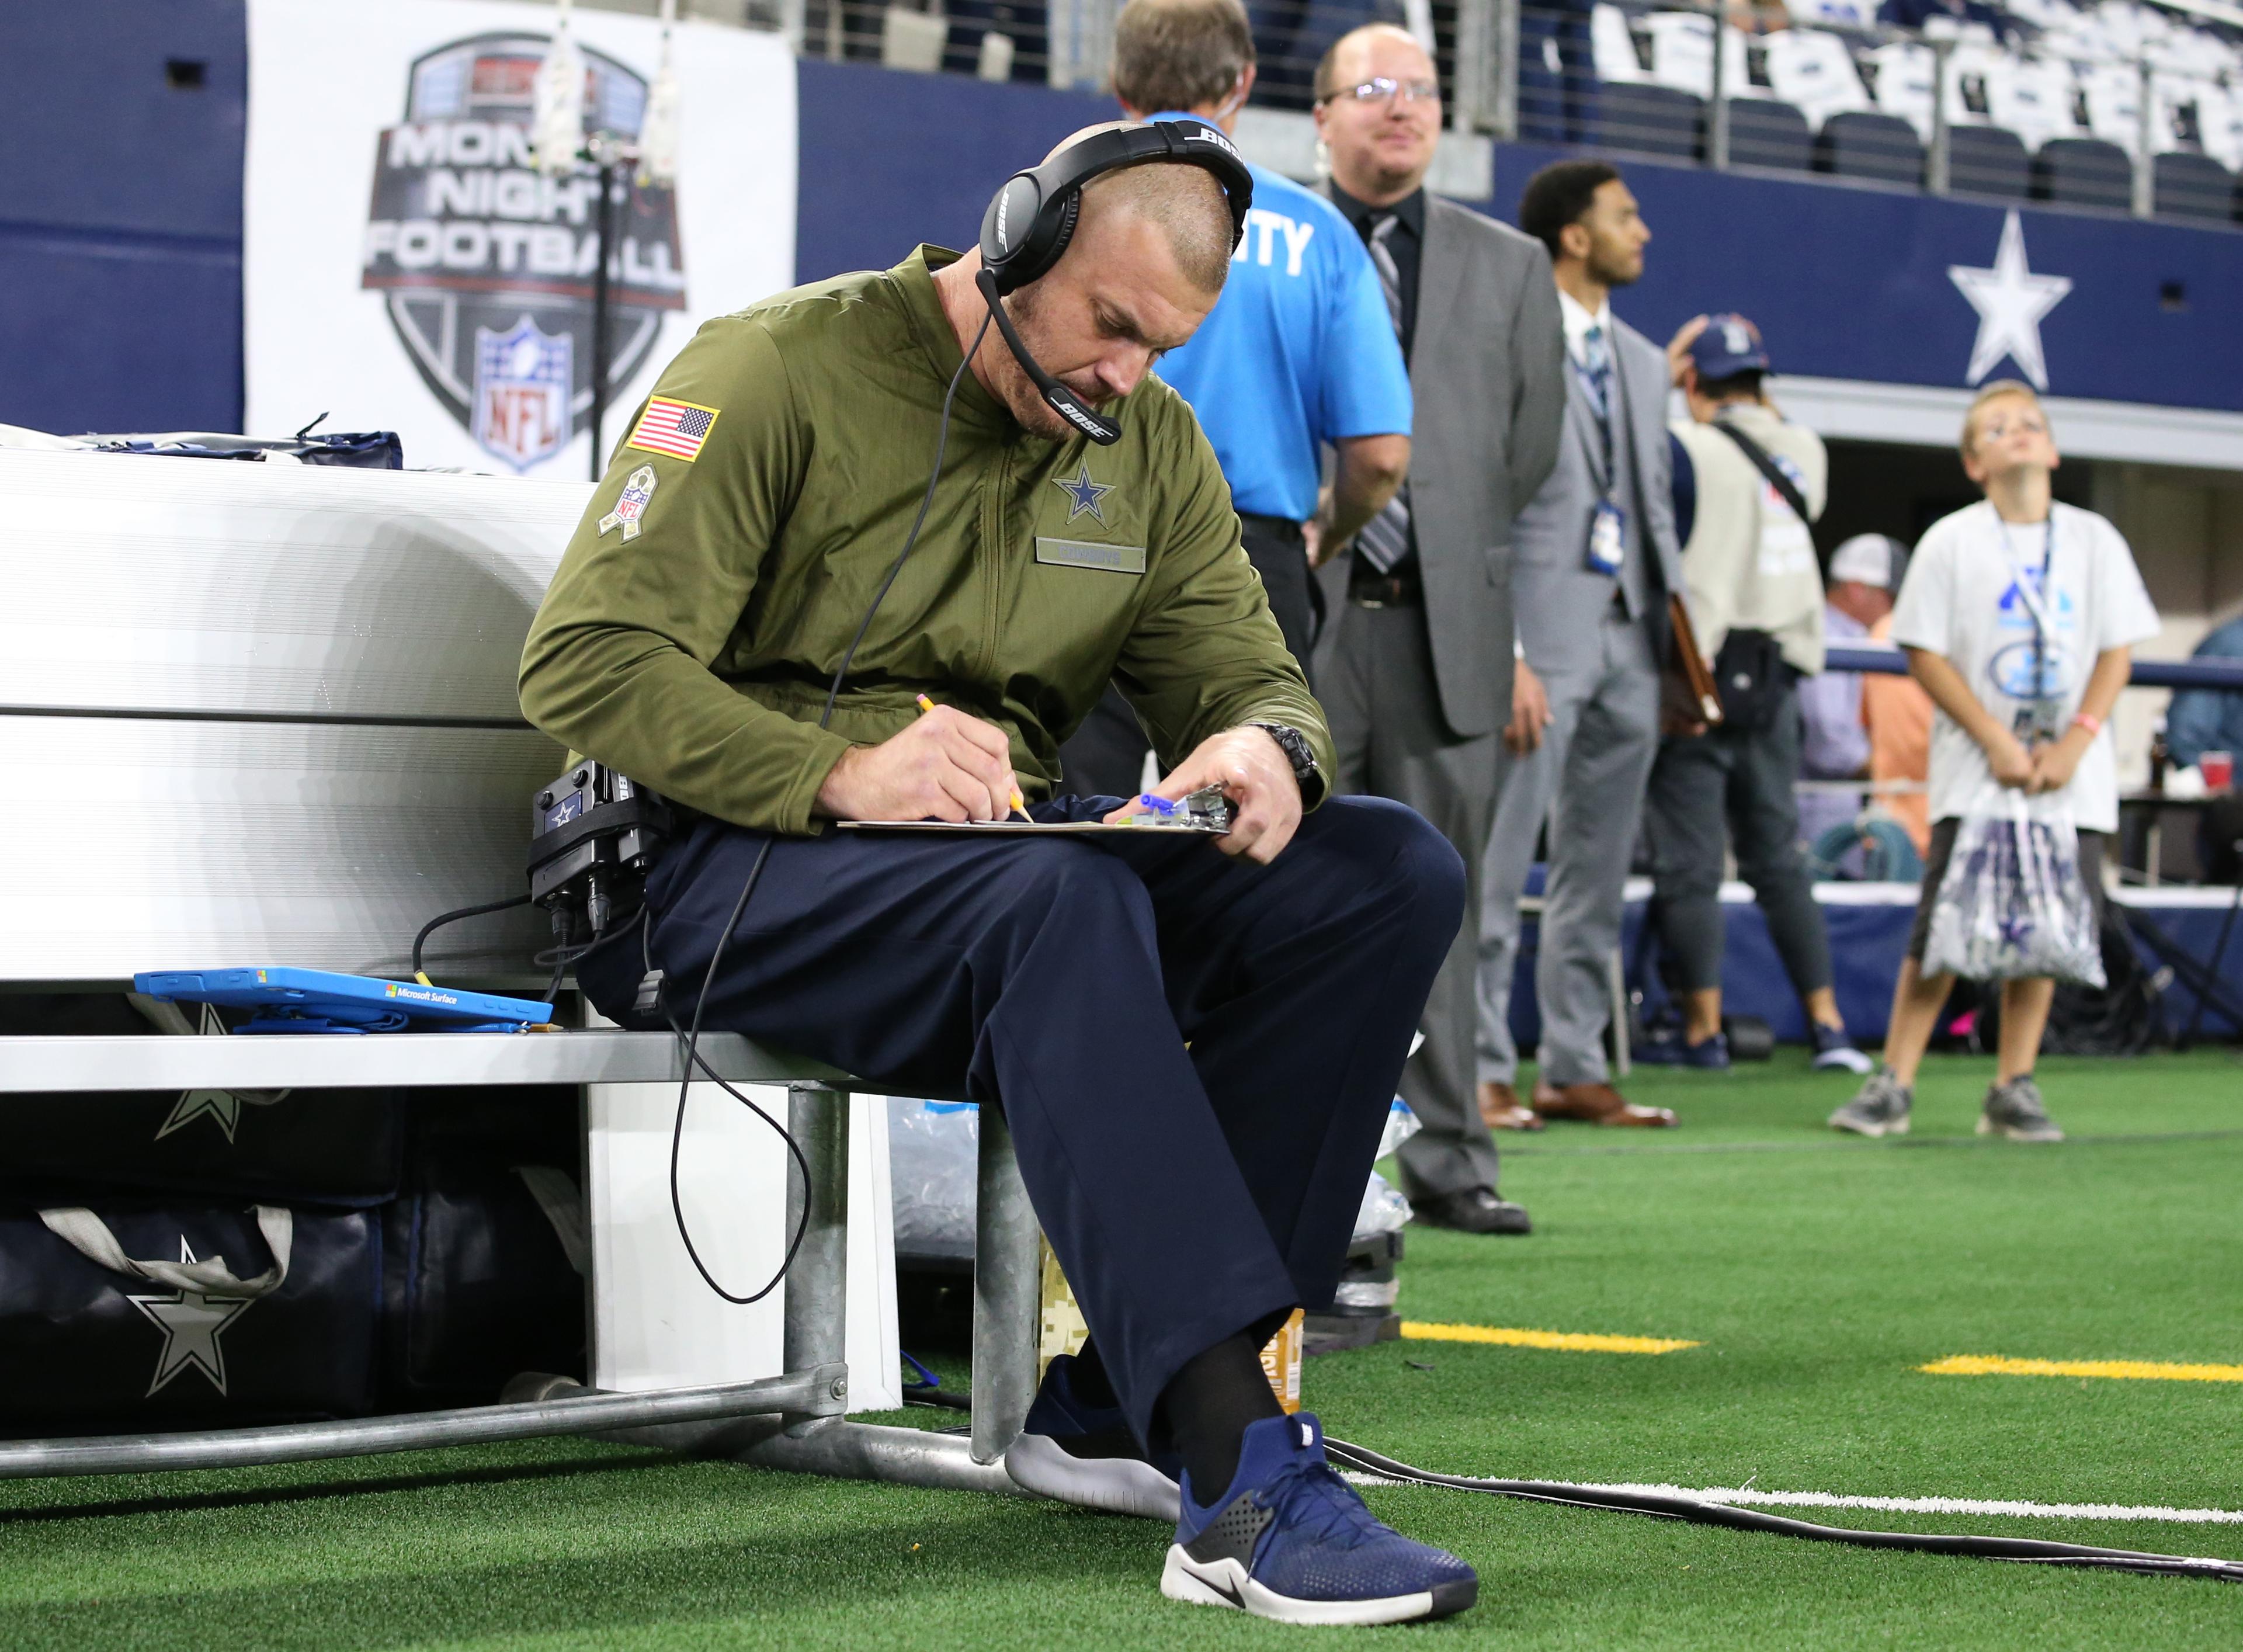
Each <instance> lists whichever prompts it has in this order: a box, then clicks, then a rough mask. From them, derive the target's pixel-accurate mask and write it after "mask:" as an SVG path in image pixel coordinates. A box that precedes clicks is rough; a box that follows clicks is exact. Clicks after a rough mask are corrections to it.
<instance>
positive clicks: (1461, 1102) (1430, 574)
mask: <svg viewBox="0 0 2243 1652" xmlns="http://www.w3.org/2000/svg"><path fill="white" fill-rule="evenodd" d="M1316 98H1317V105H1316V118H1317V133H1318V135H1319V136H1320V137H1321V138H1323V140H1324V145H1325V147H1326V149H1327V150H1328V152H1330V157H1331V181H1330V186H1329V190H1328V192H1329V193H1330V196H1331V199H1332V203H1333V205H1335V206H1337V207H1338V208H1339V209H1340V211H1341V212H1343V213H1344V214H1345V215H1346V217H1347V219H1348V220H1349V222H1350V223H1351V224H1352V225H1353V226H1355V228H1356V231H1357V233H1358V234H1360V235H1361V236H1362V237H1363V239H1364V244H1365V245H1366V246H1368V247H1369V248H1370V250H1371V262H1372V264H1373V265H1374V266H1376V267H1377V270H1378V273H1379V279H1380V282H1381V284H1382V286H1383V287H1384V289H1385V292H1386V294H1387V303H1388V307H1389V309H1390V310H1391V313H1392V315H1393V318H1394V324H1395V330H1396V332H1397V333H1398V334H1399V335H1400V337H1401V341H1402V353H1403V355H1404V357H1405V358H1406V359H1407V360H1408V361H1409V363H1410V387H1411V394H1413V396H1414V397H1415V399H1416V402H1417V410H1418V411H1417V419H1416V427H1417V428H1416V438H1415V445H1414V453H1413V457H1412V460H1411V474H1410V480H1409V482H1408V483H1407V485H1406V487H1405V489H1404V491H1403V492H1402V493H1400V494H1398V495H1397V496H1395V499H1394V501H1393V502H1392V503H1391V504H1390V505H1388V506H1387V507H1386V509H1384V510H1383V511H1382V512H1380V514H1379V515H1378V516H1375V517H1373V518H1372V519H1371V521H1370V522H1369V523H1366V524H1365V525H1364V527H1363V529H1361V530H1360V531H1359V532H1358V533H1357V535H1356V537H1355V543H1354V546H1353V549H1352V550H1351V551H1350V552H1349V554H1348V555H1347V556H1345V557H1344V559H1341V561H1340V563H1338V565H1336V566H1334V567H1333V568H1332V569H1331V570H1330V574H1329V575H1328V577H1327V578H1328V583H1327V590H1329V591H1330V594H1331V595H1332V596H1333V597H1335V598H1336V599H1337V600H1336V601H1335V602H1334V603H1333V607H1334V609H1335V610H1336V617H1335V618H1334V620H1333V622H1332V624H1331V625H1330V629H1329V630H1328V631H1327V633H1326V635H1325V637H1324V641H1323V643H1322V644H1320V646H1319V647H1318V649H1317V692H1318V695H1319V697H1320V698H1322V699H1323V701H1324V708H1325V711H1326V712H1327V714H1328V716H1329V717H1330V723H1331V730H1332V739H1333V743H1334V745H1335V746H1336V747H1337V752H1338V757H1339V773H1338V775H1337V782H1338V786H1339V788H1340V789H1341V790H1343V791H1351V792H1372V793H1376V794H1377V795H1379V796H1382V797H1389V798H1393V799H1398V801H1400V802H1403V803H1406V804H1408V805H1410V806H1411V807H1412V808H1414V809H1416V810H1417V811H1418V813H1420V814H1423V815H1424V816H1425V818H1426V819H1428V820H1430V821H1431V822H1432V824H1433V825H1434V826H1436V827H1438V829H1439V830H1440V831H1441V833H1443V834H1444V835H1445V836H1446V837H1447V839H1449V841H1450V842H1451V843H1452V844H1454V845H1455V846H1456V848H1457V852H1458V853H1459V854H1461V855H1462V856H1463V857H1464V860H1465V866H1466V867H1467V868H1468V869H1469V870H1470V871H1471V872H1472V873H1474V874H1476V873H1477V871H1478V866H1479V864H1480V857H1481V854H1482V852H1483V851H1484V849H1485V846H1486V842H1487V833H1488V826H1489V824H1490V821H1491V818H1492V814H1493V812H1494V798H1495V761H1496V733H1497V731H1499V729H1501V728H1502V727H1503V725H1504V722H1505V718H1507V717H1508V716H1509V715H1510V711H1509V707H1510V693H1511V663H1512V629H1511V600H1510V599H1511V577H1510V574H1511V570H1510V561H1511V553H1510V545H1509V540H1510V533H1511V519H1512V516H1514V515H1515V514H1516V513H1517V512H1518V510H1519V507H1520V506H1521V505H1522V504H1524V503H1525V502H1526V501H1527V500H1528V499H1530V498H1532V496H1533V495H1534V490H1535V489H1537V488H1539V487H1540V486H1541V485H1542V479H1543V478H1544V477H1545V476H1546V475H1549V474H1550V468H1551V466H1552V465H1553V464H1554V463H1555V462H1557V455H1558V437H1559V421H1560V419H1561V417H1562V416H1563V413H1564V407H1565V390H1564V383H1563V377H1562V375H1563V373H1564V358H1563V355H1562V353H1561V349H1560V346H1559V325H1558V304H1557V294H1556V293H1555V291H1554V289H1553V287H1552V286H1551V280H1550V261H1549V255H1548V254H1547V253H1546V252H1545V251H1544V250H1543V248H1542V247H1541V246H1539V244H1537V243H1536V242H1535V241H1533V240H1532V239H1529V238H1528V237H1526V236H1524V235H1521V234H1519V233H1518V232H1517V231H1515V230H1512V229H1509V228H1506V227H1505V226H1503V225H1500V224H1498V223H1496V222H1495V221H1494V220H1493V219H1487V218H1483V217H1481V216H1480V215H1479V214H1478V213H1477V212H1467V211H1466V210H1465V208H1463V207H1461V206H1454V205H1452V204H1451V203H1450V202H1447V201H1442V200H1436V199H1433V198H1432V197H1431V196H1430V195H1428V194H1427V193H1426V192H1425V172H1426V170H1427V168H1429V167H1430V166H1431V165H1432V161H1433V148H1434V145H1435V144H1436V143H1437V142H1438V139H1439V137H1440V128H1441V100H1440V84H1439V81H1438V78H1436V76H1435V73H1434V69H1433V65H1432V63H1431V61H1430V60H1429V59H1428V58H1427V57H1426V56H1425V51H1424V50H1423V49H1422V48H1420V47H1419V45H1418V43H1417V42H1416V41H1415V40H1414V39H1412V38H1411V37H1410V36H1409V35H1408V34H1406V33H1405V32H1404V31H1403V30H1400V29H1397V28H1393V27H1391V26H1389V25H1382V24H1373V25H1371V27H1368V28H1363V29H1357V30H1354V31H1353V32H1352V33H1351V34H1347V35H1344V36H1343V37H1341V38H1340V39H1339V40H1338V41H1337V43H1336V44H1334V45H1333V46H1332V48H1331V50H1330V51H1328V52H1326V53H1325V54H1324V62H1323V63H1322V64H1319V65H1318V66H1317V80H1316ZM1320 549H1322V550H1324V551H1327V552H1329V551H1330V550H1335V549H1337V548H1336V547H1323V548H1320ZM1475 881H1476V877H1475ZM1465 910H1466V912H1467V913H1470V912H1472V911H1475V910H1477V902H1476V901H1475V902H1474V903H1472V904H1471V905H1468V906H1467V907H1465ZM1475 940H1476V938H1475V936H1474V935H1473V934H1472V924H1471V922H1470V921H1469V920H1467V921H1466V923H1465V926H1464V928H1463V931H1462V932H1461V933H1460V934H1458V938H1457V944H1456V947H1455V948H1454V950H1453V951H1452V953H1451V954H1450V956H1449V961H1448V963H1447V965H1446V966H1445V968H1443V970H1442V972H1441V974H1440V978H1439V979H1438V981H1436V982H1435V984H1434V987H1433V991H1432V996H1431V999H1430V1000H1429V1001H1428V1002H1427V1003H1426V1006H1425V1045H1424V1047H1423V1048H1422V1049H1420V1050H1419V1051H1418V1054H1417V1055H1416V1056H1415V1057H1414V1058H1412V1060H1411V1062H1410V1065H1409V1066H1408V1067H1407V1068H1406V1069H1404V1072H1403V1075H1402V1093H1403V1095H1404V1096H1405V1097H1406V1098H1407V1099H1408V1101H1409V1102H1410V1105H1411V1108H1413V1109H1415V1110H1416V1112H1417V1114H1418V1119H1419V1120H1420V1121H1421V1122H1422V1123H1423V1124H1424V1126H1425V1128H1424V1129H1423V1130H1421V1131H1420V1132H1419V1133H1418V1135H1417V1136H1413V1137H1412V1138H1411V1140H1410V1141H1409V1142H1408V1143H1405V1144H1404V1147H1403V1149H1402V1151H1401V1155H1400V1157H1401V1163H1402V1177H1403V1183H1404V1191H1405V1192H1406V1193H1407V1194H1408V1195H1409V1197H1410V1199H1411V1204H1413V1205H1415V1206H1416V1208H1417V1212H1418V1220H1419V1221H1422V1222H1425V1223H1429V1224H1433V1225H1435V1226H1439V1227H1449V1228H1458V1229H1461V1230H1463V1231H1466V1232H1470V1233H1524V1232H1526V1231H1527V1230H1528V1226H1529V1223H1528V1220H1527V1216H1526V1211H1525V1210H1521V1209H1519V1206H1517V1205H1516V1204H1511V1203H1510V1202H1508V1201H1507V1200H1505V1199H1503V1198H1502V1197H1499V1195H1498V1193H1497V1191H1496V1186H1497V1183H1496V1175H1497V1168H1498V1167H1497V1160H1496V1152H1495V1143H1494V1141H1493V1140H1492V1137H1490V1136H1489V1135H1488V1131H1487V1127H1486V1126H1485V1124H1484V1123H1481V1121H1480V1116H1479V1109H1478V1106H1477V1104H1476V1102H1475V1100H1474V1096H1473V1089H1472V1082H1473V1081H1472V1026H1473V1019H1474V1008H1473V995H1472V975H1473V968H1474V964H1475V961H1476V957H1477V948H1476V945H1475ZM1365 962H1366V965H1371V966H1374V967H1375V961H1371V960H1366V961H1365Z"/></svg>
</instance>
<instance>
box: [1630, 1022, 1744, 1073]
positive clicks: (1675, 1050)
mask: <svg viewBox="0 0 2243 1652" xmlns="http://www.w3.org/2000/svg"><path fill="white" fill-rule="evenodd" d="M1628 1054H1629V1055H1630V1056H1632V1057H1633V1059H1635V1060H1636V1061H1639V1062H1642V1063H1643V1064H1644V1065H1645V1066H1646V1067H1695V1068H1699V1069H1703V1070H1704V1071H1706V1072H1709V1073H1726V1072H1728V1070H1729V1035H1728V1034H1727V1033H1715V1034H1714V1035H1713V1036H1712V1037H1710V1038H1708V1039H1705V1040H1704V1041H1702V1042H1699V1043H1695V1044H1693V1043H1689V1042H1686V1041H1685V1040H1684V1038H1683V1036H1682V1033H1681V1028H1675V1029H1674V1031H1672V1032H1669V1033H1666V1034H1664V1035H1661V1034H1658V1033H1654V1034H1653V1035H1651V1036H1650V1037H1648V1038H1646V1039H1645V1040H1644V1041H1643V1042H1642V1043H1640V1044H1639V1045H1637V1046H1636V1047H1635V1048H1634V1049H1631V1050H1630V1051H1628Z"/></svg>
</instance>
